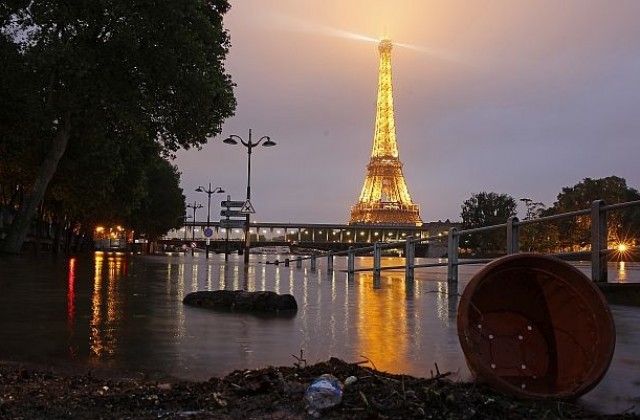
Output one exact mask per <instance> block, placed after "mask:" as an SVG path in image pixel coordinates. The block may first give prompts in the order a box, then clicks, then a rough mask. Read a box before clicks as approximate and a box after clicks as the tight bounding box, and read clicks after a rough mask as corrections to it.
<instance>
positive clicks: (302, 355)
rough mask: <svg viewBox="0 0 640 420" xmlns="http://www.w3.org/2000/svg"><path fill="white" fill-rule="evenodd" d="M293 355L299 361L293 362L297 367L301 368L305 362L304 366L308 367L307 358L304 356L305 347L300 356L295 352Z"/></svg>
mask: <svg viewBox="0 0 640 420" xmlns="http://www.w3.org/2000/svg"><path fill="white" fill-rule="evenodd" d="M291 356H292V357H293V358H294V359H296V360H297V361H298V362H297V363H294V364H293V365H294V366H295V367H296V368H297V369H300V368H301V365H303V364H304V366H302V367H305V368H306V367H307V359H305V358H304V350H303V349H300V357H298V356H296V355H294V354H292V355H291Z"/></svg>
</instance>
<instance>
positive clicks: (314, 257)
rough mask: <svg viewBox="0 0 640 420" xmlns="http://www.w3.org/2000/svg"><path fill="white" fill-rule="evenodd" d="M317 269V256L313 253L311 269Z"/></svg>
mask: <svg viewBox="0 0 640 420" xmlns="http://www.w3.org/2000/svg"><path fill="white" fill-rule="evenodd" d="M315 269H316V256H315V255H312V256H311V270H315Z"/></svg>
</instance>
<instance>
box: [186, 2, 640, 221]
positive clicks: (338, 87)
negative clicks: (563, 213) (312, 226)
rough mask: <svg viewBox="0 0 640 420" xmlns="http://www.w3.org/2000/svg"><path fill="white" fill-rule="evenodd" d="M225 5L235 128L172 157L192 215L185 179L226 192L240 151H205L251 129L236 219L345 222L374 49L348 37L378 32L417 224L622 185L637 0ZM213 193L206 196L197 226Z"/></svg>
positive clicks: (235, 192)
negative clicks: (474, 204) (611, 179)
mask: <svg viewBox="0 0 640 420" xmlns="http://www.w3.org/2000/svg"><path fill="white" fill-rule="evenodd" d="M231 4H232V9H231V11H230V12H229V13H228V14H227V15H226V18H225V26H226V28H227V29H228V31H229V33H230V36H231V44H232V47H231V50H230V53H229V55H228V57H227V61H226V68H227V71H228V72H229V73H230V74H231V76H232V78H233V80H234V82H235V83H236V84H237V88H236V90H235V94H236V98H237V101H238V107H237V110H236V116H235V117H233V118H230V119H228V120H227V121H226V123H225V124H224V126H223V132H222V135H221V136H220V137H217V138H215V139H211V140H210V141H209V143H208V144H207V145H206V146H204V147H203V148H202V150H189V151H182V152H180V153H179V154H178V159H177V160H176V161H175V163H176V164H177V165H178V167H179V169H180V171H181V172H182V188H183V189H184V192H185V194H186V196H187V202H189V203H193V202H194V201H197V202H199V203H202V204H203V206H204V208H203V209H201V210H199V211H198V214H197V219H198V221H202V220H206V206H207V200H206V195H205V194H199V193H197V192H195V191H194V189H195V188H196V187H198V185H204V186H207V185H208V183H209V182H211V183H212V185H213V186H221V187H223V188H224V189H225V190H226V191H227V193H228V194H230V195H231V198H232V199H234V200H241V199H243V198H244V196H245V193H246V167H247V153H246V149H245V148H244V147H241V146H240V145H237V146H230V145H227V144H224V143H222V140H223V139H224V138H226V137H227V136H229V135H230V134H236V135H239V136H241V137H243V138H244V139H245V140H247V136H248V130H249V129H250V128H251V129H252V130H253V140H254V141H255V140H257V139H259V138H260V137H262V136H264V135H268V136H270V137H271V139H272V140H273V141H275V142H276V143H277V146H276V147H272V148H263V147H261V146H259V147H257V148H255V149H254V153H253V155H252V161H251V164H252V174H251V187H252V188H251V189H252V191H251V193H252V200H251V202H252V204H253V206H254V208H255V209H256V214H255V215H254V216H253V217H252V219H255V220H258V221H261V222H282V223H285V222H299V223H305V222H306V223H346V222H348V220H349V216H350V208H351V205H354V204H356V202H357V200H358V196H359V194H360V190H361V188H362V184H363V182H364V179H365V176H366V173H367V169H366V165H367V164H368V163H369V159H370V155H371V148H372V144H373V131H374V122H375V106H376V94H377V78H378V51H377V45H376V43H375V42H372V41H367V40H365V39H366V38H372V39H380V38H381V37H382V36H383V35H384V34H385V33H386V34H387V35H388V36H389V37H390V38H391V39H392V41H393V42H394V43H400V44H408V45H409V46H410V47H411V48H409V47H401V46H395V47H394V50H393V54H392V62H393V83H394V105H395V122H396V133H397V141H398V149H399V153H400V160H401V162H402V163H403V164H404V176H405V180H406V182H407V186H408V188H409V192H410V194H411V197H412V199H413V202H414V203H416V204H419V205H420V213H421V216H422V219H423V220H424V221H425V222H429V221H437V220H445V219H451V220H456V221H459V220H460V206H461V205H462V203H463V202H464V201H465V200H466V199H468V198H469V197H471V195H472V194H474V193H478V192H481V191H487V192H490V191H493V192H497V193H505V194H509V195H511V196H513V197H514V198H515V199H516V200H518V199H519V198H523V197H526V198H531V199H533V200H534V201H538V202H543V203H545V204H546V205H548V206H550V205H552V204H553V202H554V201H555V200H556V197H557V195H558V193H559V192H560V191H561V189H562V187H566V186H573V185H575V184H576V183H578V182H580V181H582V180H583V179H584V178H586V177H590V178H602V177H606V176H611V175H617V176H620V177H622V178H625V179H626V180H627V184H628V185H629V186H630V187H633V188H636V189H638V188H640V166H639V165H638V158H639V157H640V138H639V137H640V24H639V23H638V19H639V18H640V1H636V0H628V1H625V0H616V1H610V0H602V1H588V0H574V1H557V0H535V1H528V0H527V1H510V0H504V1H474V2H471V1H452V0H442V1H424V0H396V1H388V0H340V1H338V0H323V1H320V0H316V1H310V0H269V1H264V0H236V1H231ZM352 35H358V36H352ZM226 195H227V194H226V193H225V194H216V195H215V196H213V197H212V206H211V219H212V220H218V219H219V218H220V217H219V212H220V206H219V204H220V203H219V202H220V201H221V199H223V198H225V197H226ZM519 208H520V216H521V217H524V207H523V206H522V205H520V207H519ZM189 214H191V213H189Z"/></svg>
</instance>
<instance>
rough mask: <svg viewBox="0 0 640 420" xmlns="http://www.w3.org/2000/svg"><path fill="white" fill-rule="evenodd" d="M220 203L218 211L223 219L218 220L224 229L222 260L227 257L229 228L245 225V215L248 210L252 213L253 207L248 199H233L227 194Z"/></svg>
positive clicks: (242, 227) (243, 226)
mask: <svg viewBox="0 0 640 420" xmlns="http://www.w3.org/2000/svg"><path fill="white" fill-rule="evenodd" d="M220 205H221V206H222V207H224V208H223V209H222V210H221V211H220V216H222V217H224V219H221V220H220V227H221V228H225V229H226V233H225V240H224V260H225V261H227V260H228V259H229V229H233V228H240V229H244V228H245V227H246V225H247V224H246V217H247V214H248V213H249V212H251V213H253V212H254V210H253V207H252V206H251V203H250V202H249V200H246V201H234V200H231V196H230V195H228V196H227V199H226V200H224V201H221V202H220ZM232 217H238V218H242V219H241V220H238V219H232ZM245 230H246V229H245Z"/></svg>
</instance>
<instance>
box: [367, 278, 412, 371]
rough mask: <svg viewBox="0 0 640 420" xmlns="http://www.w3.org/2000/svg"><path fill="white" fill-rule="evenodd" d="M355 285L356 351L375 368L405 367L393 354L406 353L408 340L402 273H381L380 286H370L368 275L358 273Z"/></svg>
mask: <svg viewBox="0 0 640 420" xmlns="http://www.w3.org/2000/svg"><path fill="white" fill-rule="evenodd" d="M355 285H356V293H357V295H358V298H357V300H358V304H357V319H356V325H357V327H356V331H357V336H358V342H357V348H358V351H359V352H360V354H361V355H362V356H365V357H367V358H368V359H369V360H371V361H372V362H373V364H374V365H375V367H376V368H377V369H379V370H383V371H390V372H405V371H407V370H409V369H408V366H407V362H406V360H403V359H400V358H398V357H397V355H399V354H406V353H407V349H408V345H409V339H410V332H409V328H408V325H407V302H406V298H405V297H406V286H405V281H404V274H402V275H399V274H392V273H385V274H383V275H382V277H381V280H380V286H381V287H380V288H374V287H373V275H372V274H361V275H360V276H359V278H358V281H357V282H356V284H355Z"/></svg>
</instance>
